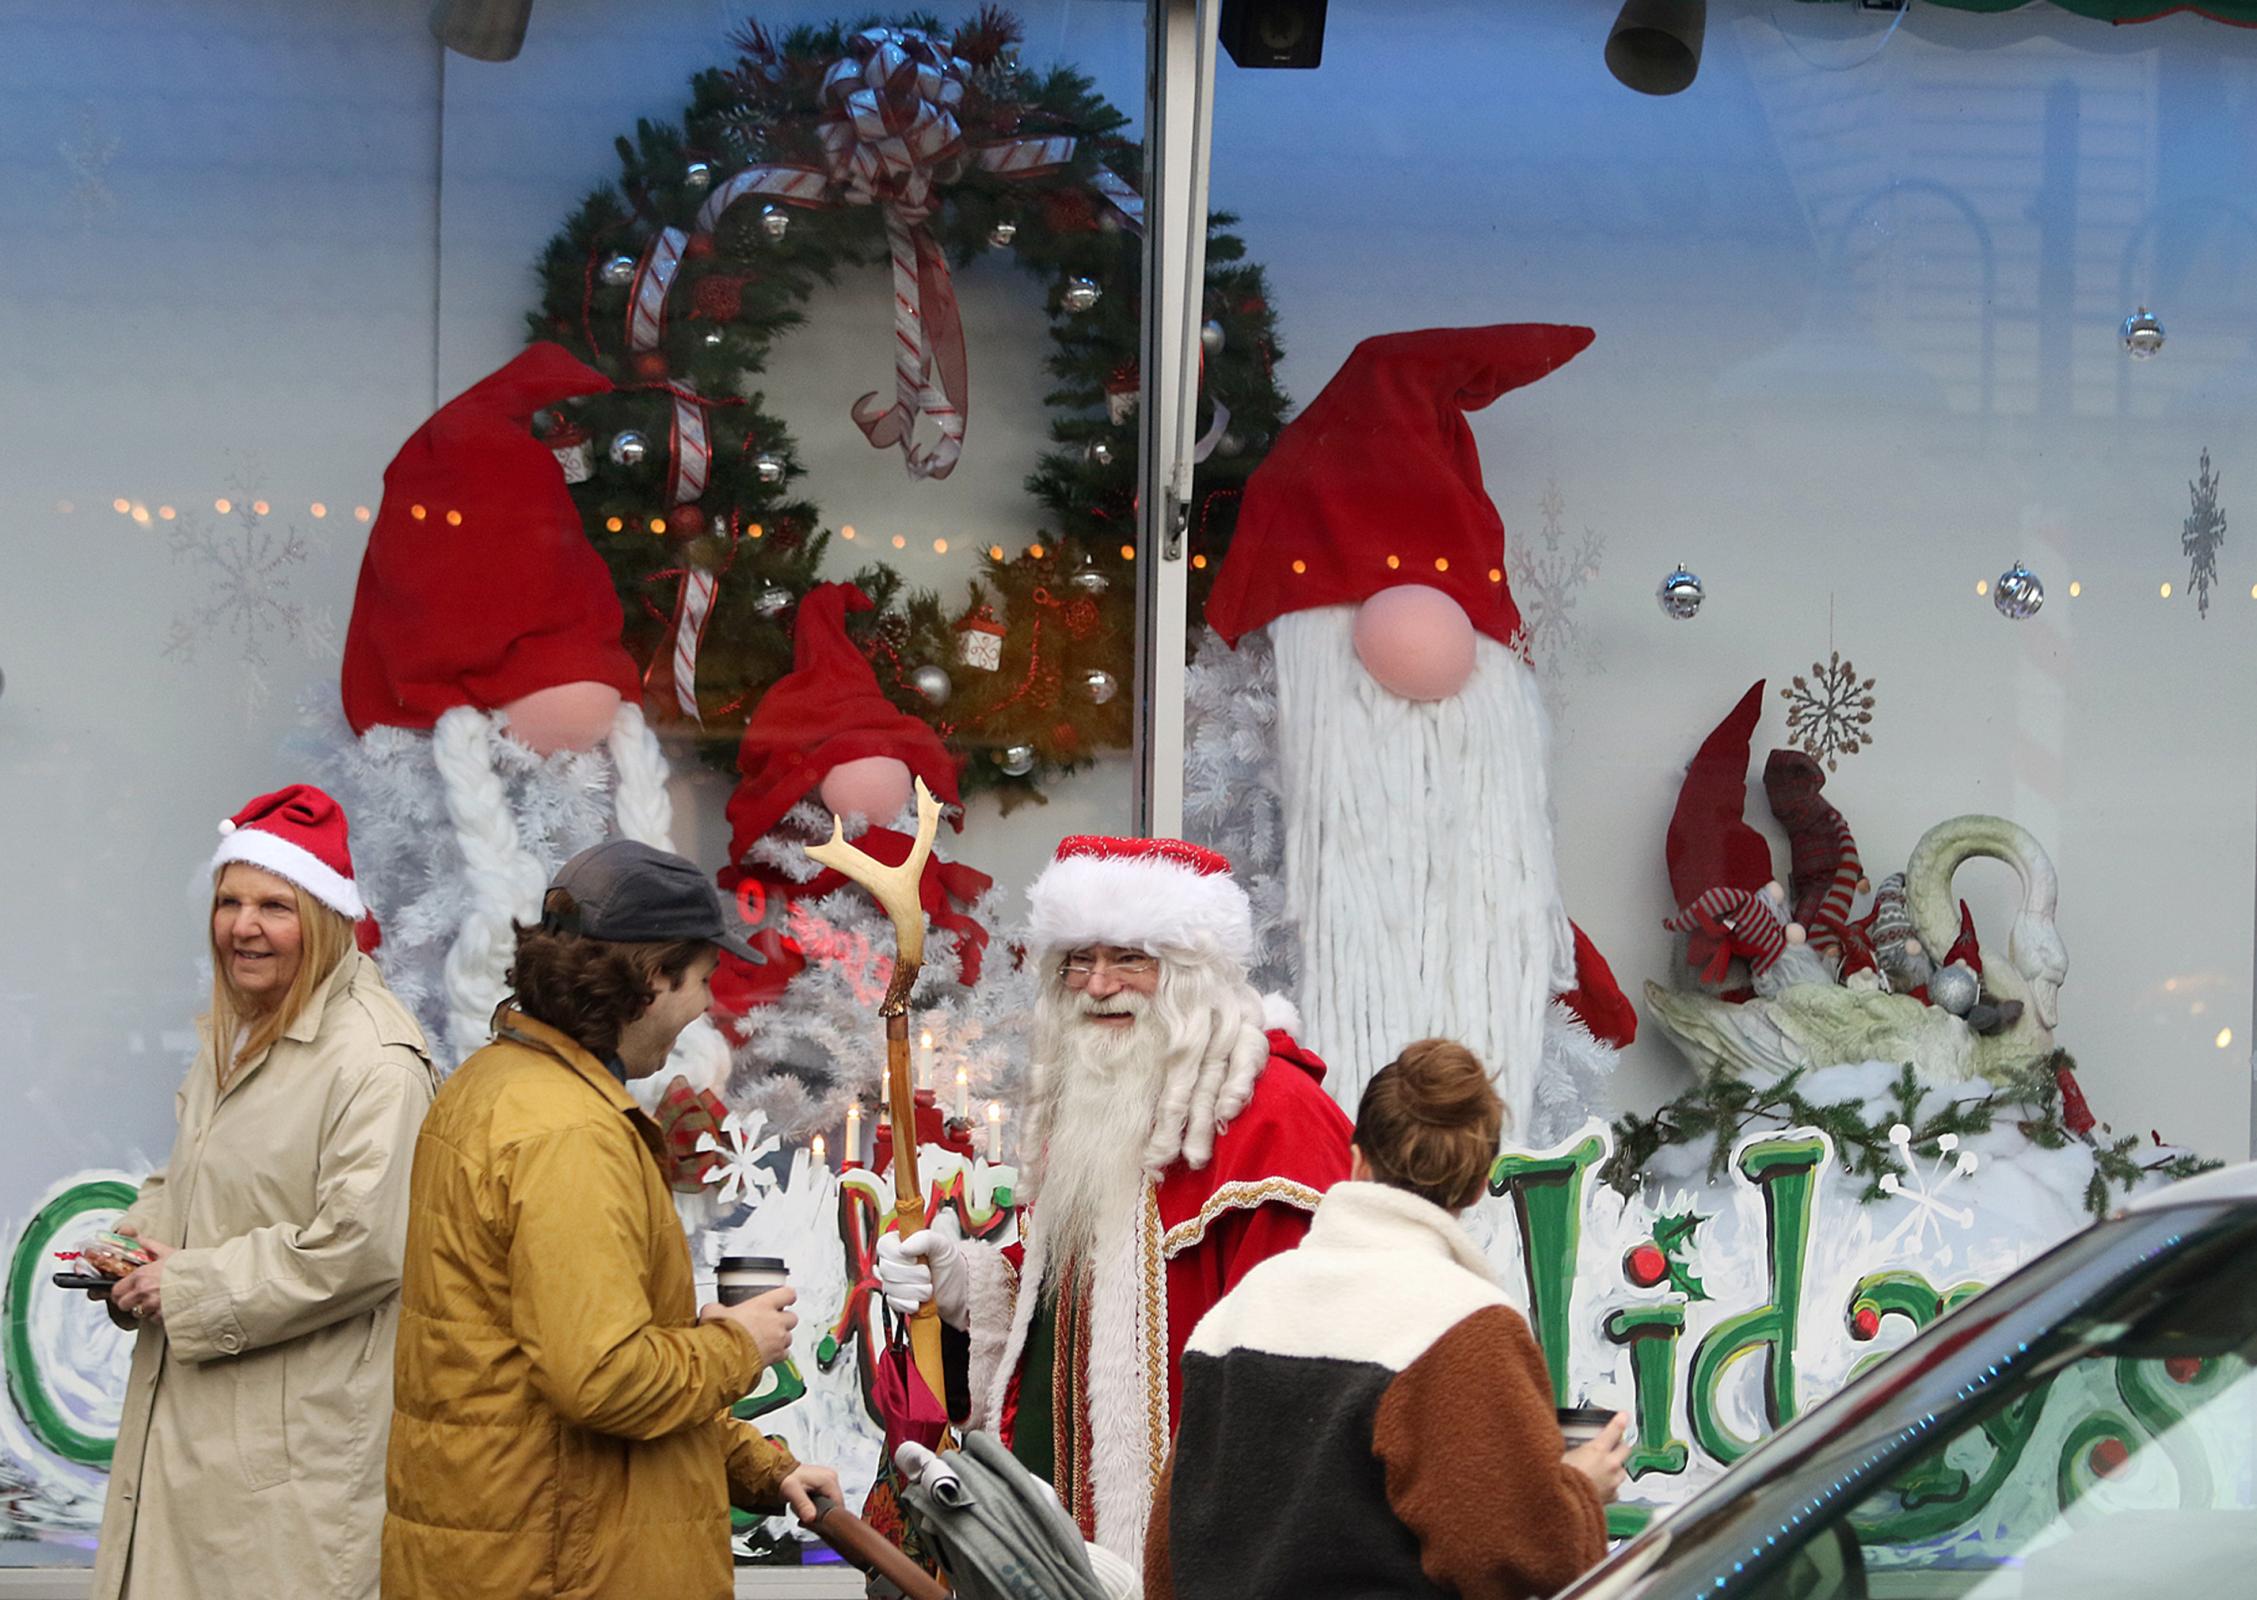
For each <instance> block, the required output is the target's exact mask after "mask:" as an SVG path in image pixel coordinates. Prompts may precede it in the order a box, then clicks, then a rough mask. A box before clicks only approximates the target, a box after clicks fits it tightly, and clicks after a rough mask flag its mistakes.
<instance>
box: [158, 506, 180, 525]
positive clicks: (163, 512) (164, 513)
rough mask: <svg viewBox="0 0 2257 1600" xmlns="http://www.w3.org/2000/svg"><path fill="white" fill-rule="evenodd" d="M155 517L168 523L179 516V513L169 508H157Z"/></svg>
mask: <svg viewBox="0 0 2257 1600" xmlns="http://www.w3.org/2000/svg"><path fill="white" fill-rule="evenodd" d="M157 515H158V516H160V517H162V518H164V520H165V521H167V522H170V521H171V520H172V519H173V518H174V517H177V516H179V515H180V513H179V512H177V511H175V510H173V508H172V507H170V506H159V507H157Z"/></svg>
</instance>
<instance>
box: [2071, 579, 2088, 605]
mask: <svg viewBox="0 0 2257 1600" xmlns="http://www.w3.org/2000/svg"><path fill="white" fill-rule="evenodd" d="M2084 592H2085V586H2084V585H2083V584H2081V583H2079V582H2078V581H2077V580H2076V579H2074V578H2071V579H2070V580H2069V598H2070V599H2072V600H2074V599H2076V598H2077V596H2079V595H2081V594H2083V593H2084Z"/></svg>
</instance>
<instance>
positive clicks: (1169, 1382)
mask: <svg viewBox="0 0 2257 1600" xmlns="http://www.w3.org/2000/svg"><path fill="white" fill-rule="evenodd" d="M1269 1047H1270V1056H1269V1061H1268V1064H1267V1065H1266V1066H1265V1067H1264V1068H1263V1069H1262V1072H1261V1075H1260V1077H1259V1078H1257V1079H1256V1080H1255V1085H1254V1091H1253V1096H1252V1098H1251V1099H1250V1100H1249V1101H1248V1102H1247V1105H1246V1108H1245V1110H1243V1111H1242V1112H1240V1113H1239V1115H1238V1116H1237V1117H1236V1118H1235V1119H1234V1120H1233V1121H1231V1122H1230V1123H1229V1124H1228V1126H1226V1127H1223V1128H1220V1129H1218V1130H1217V1132H1216V1136H1215V1148H1214V1156H1213V1158H1212V1159H1211V1160H1209V1161H1208V1162H1207V1164H1206V1165H1205V1166H1202V1167H1198V1168H1194V1167H1192V1166H1191V1165H1190V1164H1189V1163H1188V1162H1186V1161H1184V1160H1183V1159H1181V1158H1180V1157H1179V1158H1178V1159H1177V1160H1175V1161H1174V1162H1172V1163H1170V1164H1169V1165H1168V1166H1167V1167H1166V1168H1165V1169H1164V1170H1163V1171H1162V1172H1161V1173H1160V1175H1159V1177H1158V1179H1157V1180H1154V1179H1150V1178H1147V1179H1146V1181H1145V1185H1144V1201H1143V1206H1142V1214H1141V1215H1140V1217H1139V1218H1138V1220H1137V1225H1136V1226H1135V1227H1134V1228H1131V1229H1124V1230H1120V1231H1118V1232H1117V1233H1116V1235H1115V1239H1114V1243H1113V1245H1112V1246H1111V1247H1110V1248H1109V1249H1108V1250H1107V1252H1106V1254H1105V1256H1104V1259H1102V1260H1100V1261H1098V1262H1097V1263H1095V1264H1094V1266H1092V1267H1091V1268H1089V1269H1088V1270H1086V1271H1085V1272H1084V1273H1083V1274H1081V1275H1080V1276H1079V1278H1078V1279H1077V1281H1076V1282H1075V1283H1073V1284H1071V1285H1063V1286H1061V1285H1056V1284H1044V1283H1043V1278H1044V1263H1043V1245H1042V1232H1041V1228H1040V1225H1039V1224H1037V1225H1036V1226H1034V1227H1033V1228H1032V1229H1031V1231H1030V1236H1029V1242H1028V1243H1027V1244H1026V1245H1025V1246H1021V1245H1011V1246H1009V1247H1007V1248H1005V1249H1003V1250H1000V1251H998V1250H991V1249H986V1248H983V1247H980V1246H967V1247H966V1254H967V1256H968V1257H969V1258H970V1262H971V1302H970V1318H969V1321H970V1329H969V1334H970V1340H969V1361H970V1373H969V1378H970V1383H969V1389H970V1396H971V1405H972V1413H971V1418H970V1423H971V1426H973V1427H978V1428H992V1429H995V1430H996V1431H997V1432H998V1433H999V1434H1000V1436H1001V1438H1002V1440H1003V1442H1004V1443H1005V1444H1006V1445H1008V1446H1010V1447H1011V1448H1012V1450H1013V1451H1014V1453H1016V1454H1018V1455H1019V1457H1020V1459H1021V1460H1022V1461H1028V1462H1030V1464H1032V1465H1035V1466H1037V1467H1040V1466H1042V1465H1044V1464H1047V1465H1048V1466H1049V1468H1050V1471H1049V1473H1048V1474H1047V1476H1049V1478H1050V1480H1051V1482H1052V1483H1054V1484H1055V1485H1057V1487H1058V1489H1059V1494H1060V1497H1061V1499H1063V1500H1064V1501H1065V1503H1066V1506H1067V1509H1068V1510H1070V1511H1071V1512H1072V1513H1073V1515H1074V1517H1075V1520H1076V1521H1078V1522H1079V1523H1080V1524H1081V1528H1082V1532H1083V1534H1084V1536H1085V1537H1088V1538H1090V1539H1093V1540H1095V1541H1096V1542H1097V1543H1099V1544H1102V1545H1104V1546H1105V1547H1106V1548H1107V1549H1109V1550H1112V1551H1114V1552H1115V1553H1116V1554H1118V1555H1120V1556H1122V1557H1123V1558H1125V1559H1127V1560H1128V1561H1130V1562H1137V1561H1140V1560H1141V1559H1142V1556H1143V1550H1144V1532H1145V1520H1146V1516H1147V1513H1148V1512H1149V1510H1150V1508H1151V1501H1152V1491H1153V1487H1154V1485H1155V1484H1156V1483H1157V1481H1158V1479H1159V1475H1160V1473H1161V1471H1162V1469H1163V1467H1164V1466H1165V1464H1166V1461H1167V1454H1168V1445H1169V1441H1170V1440H1171V1439H1172V1438H1173V1437H1174V1434H1175V1420H1176V1405H1177V1401H1178V1399H1179V1394H1180V1386H1181V1383H1182V1372H1181V1361H1182V1356H1183V1347H1184V1344H1185V1343H1186V1341H1188V1340H1189V1339H1190V1337H1191V1330H1192V1328H1193V1327H1194V1326H1196V1325H1197V1323H1198V1321H1199V1319H1200V1318H1201V1317H1202V1316H1204V1315H1206V1313H1207V1310H1208V1308H1209V1307H1211V1306H1213V1305H1214V1304H1215V1302H1216V1301H1218V1300H1220V1299H1221V1298H1222V1297H1223V1296H1224V1295H1225V1294H1227V1293H1228V1292H1229V1291H1230V1290H1231V1289H1233V1288H1235V1287H1237V1284H1238V1281H1239V1280H1240V1279H1241V1278H1243V1277H1245V1275H1246V1274H1247V1273H1248V1272H1249V1271H1251V1270H1252V1269H1253V1268H1254V1267H1255V1266H1257V1265H1258V1264H1260V1263H1261V1262H1263V1261H1266V1260H1268V1259H1269V1258H1270V1257H1271V1256H1274V1255H1276V1254H1278V1253H1279V1252H1281V1251H1285V1250H1290V1249H1292V1248H1293V1247H1294V1246H1295V1245H1298V1244H1299V1243H1300V1242H1301V1239H1302V1236H1303V1235H1304V1234H1306V1233H1307V1232H1308V1227H1309V1217H1310V1214H1311V1213H1313V1212H1314V1211H1315V1210H1316V1207H1317V1202H1318V1200H1319V1199H1320V1198H1322V1196H1323V1194H1324V1192H1325V1191H1326V1190H1327V1189H1329V1188H1331V1187H1332V1185H1333V1184H1335V1183H1338V1182H1340V1181H1341V1180H1342V1179H1344V1178H1346V1177H1347V1176H1348V1159H1349V1157H1348V1144H1349V1136H1350V1133H1351V1132H1352V1130H1351V1128H1350V1126H1349V1122H1348V1118H1347V1116H1346V1114H1345V1113H1343V1112H1342V1111H1341V1109H1340V1107H1339V1106H1338V1105H1336V1104H1335V1103H1334V1102H1333V1100H1332V1097H1331V1096H1329V1095H1328V1094H1326V1093H1325V1092H1324V1088H1323V1080H1324V1072H1325V1067H1324V1063H1323V1062H1322V1061H1321V1060H1319V1059H1318V1058H1317V1057H1316V1056H1315V1055H1314V1054H1313V1053H1311V1052H1310V1051H1308V1050H1306V1049H1304V1048H1302V1047H1301V1045H1299V1044H1298V1043H1296V1042H1295V1041H1294V1039H1293V1036H1292V1035H1291V1034H1290V1033H1288V1032H1286V1031H1285V1030H1284V1029H1282V1028H1278V1029H1272V1030H1271V1031H1270V1033H1269ZM1037 1211H1038V1212H1039V1207H1037ZM1037 1286H1040V1288H1041V1290H1042V1291H1044V1292H1037ZM1036 1429H1040V1430H1043V1431H1046V1432H1047V1434H1048V1438H1047V1440H1045V1439H1042V1438H1039V1437H1029V1435H1030V1433H1032V1432H1033V1431H1034V1430H1036Z"/></svg>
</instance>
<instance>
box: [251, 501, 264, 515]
mask: <svg viewBox="0 0 2257 1600" xmlns="http://www.w3.org/2000/svg"><path fill="white" fill-rule="evenodd" d="M251 509H252V511H254V512H256V513H257V514H258V515H260V516H262V517H263V516H265V515H266V512H267V504H266V502H265V501H264V500H254V501H252V502H251Z"/></svg>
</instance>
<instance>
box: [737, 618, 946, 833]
mask: <svg viewBox="0 0 2257 1600" xmlns="http://www.w3.org/2000/svg"><path fill="white" fill-rule="evenodd" d="M871 609H873V608H872V606H871V603H870V597H869V596H868V595H866V594H864V593H863V592H862V591H861V590H860V589H857V588H856V587H855V586H854V585H853V584H851V583H824V584H818V585H816V586H815V587H814V588H813V589H811V590H809V591H808V594H807V598H806V599H804V600H802V601H800V603H799V621H798V625H797V630H796V631H795V632H794V634H793V636H792V670H791V671H790V672H788V673H786V674H785V675H784V676H783V677H781V678H779V679H777V680H776V683H775V686H774V687H772V688H771V689H769V691H768V692H767V693H766V694H764V695H762V696H761V697H760V704H759V705H758V706H757V707H755V708H754V710H753V713H752V717H751V719H750V720H749V721H748V722H746V724H745V730H744V740H743V742H742V743H741V744H739V745H738V746H737V770H738V771H739V772H741V773H742V774H744V779H743V781H742V782H741V783H739V784H738V785H737V787H736V792H735V793H733V794H731V795H730V796H729V859H730V860H732V861H742V860H743V859H744V857H745V852H746V851H748V850H750V849H751V848H752V847H753V845H754V844H755V843H757V842H758V841H759V839H760V838H761V837H762V836H763V835H765V834H766V833H767V832H768V830H769V829H771V828H773V827H775V825H776V824H777V823H779V822H781V821H782V820H783V817H784V813H785V812H787V811H789V810H791V808H792V807H793V806H795V805H797V804H799V802H800V801H801V800H803V799H805V798H806V797H807V792H808V791H809V790H810V789H812V788H814V787H815V786H816V785H817V784H818V783H821V782H822V781H823V776H824V774H826V773H828V772H829V771H830V770H831V769H832V768H833V767H835V766H838V765H840V764H841V763H843V762H848V761H859V760H863V759H865V758H866V757H870V756H891V757H893V758H894V759H895V760H897V761H900V762H902V763H903V764H905V765H906V766H907V767H908V768H909V770H910V771H911V772H912V773H914V774H916V776H918V777H920V778H922V779H924V780H925V787H926V788H928V789H930V790H931V791H932V792H933V795H934V797H935V798H937V799H938V800H939V801H940V802H941V804H942V805H944V806H948V807H951V808H953V807H955V806H956V805H957V804H958V800H957V793H956V759H955V757H953V756H951V755H950V754H949V753H948V747H947V746H946V745H944V744H942V743H941V741H940V736H939V735H938V734H936V733H934V732H933V730H932V729H931V728H930V727H928V726H927V725H926V724H925V723H924V722H922V721H921V720H919V719H918V718H916V717H913V716H911V715H910V714H909V713H908V712H906V711H903V710H901V709H900V708H899V707H897V706H896V705H894V703H893V702H892V701H891V700H888V699H887V698H886V697H885V691H884V690H882V689H880V688H879V687H878V675H877V674H876V673H875V672H873V671H872V670H871V669H870V663H869V661H868V659H867V658H866V657H864V655H863V654H862V652H861V650H860V649H859V648H858V647H857V646H856V645H855V643H854V641H853V640H852V639H850V638H848V637H847V633H846V619H847V617H848V616H849V615H850V614H852V613H854V612H858V611H868V610H871ZM871 820H872V821H876V822H886V821H890V820H891V819H890V818H884V817H877V818H872V819H871ZM956 825H957V826H958V827H962V826H963V823H962V821H961V820H959V821H958V822H957V824H956Z"/></svg>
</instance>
